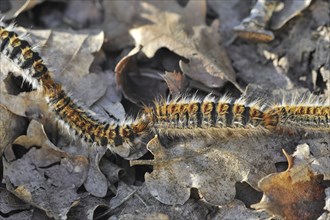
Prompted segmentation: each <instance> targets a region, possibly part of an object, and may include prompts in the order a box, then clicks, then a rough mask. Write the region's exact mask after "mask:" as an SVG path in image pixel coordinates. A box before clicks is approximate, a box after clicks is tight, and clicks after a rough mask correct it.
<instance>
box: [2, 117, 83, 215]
mask: <svg viewBox="0 0 330 220" xmlns="http://www.w3.org/2000/svg"><path fill="white" fill-rule="evenodd" d="M3 164H4V174H3V175H4V182H5V183H6V186H7V189H8V190H9V191H10V192H12V193H14V194H15V195H16V196H17V197H19V198H21V199H22V200H24V201H25V202H27V203H29V204H31V205H33V206H36V207H38V208H40V209H42V210H44V211H46V213H47V215H48V216H49V217H54V218H55V219H64V218H65V216H66V214H67V212H68V211H69V209H70V208H71V207H72V206H74V205H75V203H76V202H77V201H79V195H78V194H77V192H76V191H77V189H78V188H79V187H80V186H81V185H82V184H83V182H84V181H85V179H86V176H87V169H88V161H87V159H86V158H85V157H82V156H72V155H70V154H68V153H65V152H63V151H60V150H58V149H57V148H56V147H55V146H54V145H53V144H52V143H51V142H50V141H49V140H48V139H47V136H46V134H45V133H44V130H43V128H42V125H41V124H39V123H38V122H36V121H32V122H31V123H30V125H29V128H28V131H27V135H26V136H20V137H19V138H17V139H16V140H15V142H14V143H13V145H9V146H8V147H7V148H6V150H5V152H4V158H3Z"/></svg>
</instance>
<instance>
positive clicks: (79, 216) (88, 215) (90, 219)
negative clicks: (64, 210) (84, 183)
mask: <svg viewBox="0 0 330 220" xmlns="http://www.w3.org/2000/svg"><path fill="white" fill-rule="evenodd" d="M108 206H109V205H108V202H107V201H105V200H104V199H100V198H95V197H93V196H85V197H83V198H81V200H80V201H79V204H78V205H77V206H75V207H73V208H72V209H71V210H70V211H69V213H68V219H72V220H94V219H97V217H98V215H97V213H95V211H96V209H97V208H102V209H106V208H108Z"/></svg>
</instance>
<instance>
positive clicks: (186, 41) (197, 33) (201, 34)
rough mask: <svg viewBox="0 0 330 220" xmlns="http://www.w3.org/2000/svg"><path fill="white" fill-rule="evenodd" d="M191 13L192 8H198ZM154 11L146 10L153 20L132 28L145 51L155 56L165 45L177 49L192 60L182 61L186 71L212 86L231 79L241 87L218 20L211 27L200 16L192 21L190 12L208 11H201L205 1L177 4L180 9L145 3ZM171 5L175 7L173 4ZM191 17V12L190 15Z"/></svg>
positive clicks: (132, 32) (220, 85) (176, 50)
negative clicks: (224, 44)
mask: <svg viewBox="0 0 330 220" xmlns="http://www.w3.org/2000/svg"><path fill="white" fill-rule="evenodd" d="M196 4H199V7H196V10H195V11H194V13H191V8H195V5H196ZM145 5H146V7H148V8H149V10H152V11H153V12H154V13H153V15H151V16H150V13H149V14H148V13H145V14H142V15H141V16H144V17H146V18H147V19H149V20H150V21H152V22H153V23H152V24H148V25H144V26H141V27H138V28H134V29H131V30H130V34H131V35H132V37H133V38H134V39H135V42H136V44H137V45H142V46H143V49H142V51H143V52H144V53H145V54H146V55H147V56H148V57H149V58H151V57H153V56H154V55H155V53H156V51H157V50H158V49H160V48H162V47H165V48H168V49H169V50H171V51H173V52H175V53H177V54H178V55H180V56H182V57H185V58H186V59H188V60H189V63H188V64H187V63H183V62H181V63H180V66H181V69H182V70H183V73H184V74H186V75H188V76H189V77H191V78H193V79H194V80H197V81H199V82H201V83H203V84H205V85H207V86H208V87H210V88H216V87H222V86H223V85H224V83H225V82H226V81H230V82H231V83H233V84H234V85H235V86H236V87H237V88H240V87H239V86H238V85H237V83H236V80H235V72H234V70H233V68H232V66H231V63H230V60H229V58H228V56H227V54H226V52H225V50H224V49H223V48H222V46H221V45H220V44H219V43H220V42H219V41H220V34H219V33H218V30H217V29H218V25H219V24H218V23H217V22H214V23H213V25H212V26H211V27H207V26H206V25H205V23H204V21H202V19H199V20H198V21H195V22H193V24H191V23H190V22H188V19H187V17H185V15H187V14H195V13H198V14H202V15H203V16H201V17H205V14H203V13H201V11H203V10H204V8H205V2H204V1H190V2H189V3H188V4H187V6H186V7H185V8H182V7H180V6H179V5H177V10H175V12H173V11H172V10H169V9H166V8H161V9H162V10H160V9H159V8H157V7H153V6H152V5H148V4H145ZM168 5H170V7H171V9H172V7H173V4H172V5H171V4H168ZM188 17H190V16H188Z"/></svg>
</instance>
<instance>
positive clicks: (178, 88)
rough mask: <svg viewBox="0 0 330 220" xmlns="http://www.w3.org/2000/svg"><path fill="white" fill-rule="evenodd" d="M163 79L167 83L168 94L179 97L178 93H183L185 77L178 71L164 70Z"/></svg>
mask: <svg viewBox="0 0 330 220" xmlns="http://www.w3.org/2000/svg"><path fill="white" fill-rule="evenodd" d="M164 80H165V82H166V84H167V87H168V89H169V90H170V94H171V95H172V96H173V97H179V95H181V94H183V93H184V90H185V84H186V78H185V76H184V75H183V74H182V73H180V72H176V71H173V72H167V71H166V72H165V75H164Z"/></svg>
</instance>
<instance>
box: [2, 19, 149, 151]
mask: <svg viewBox="0 0 330 220" xmlns="http://www.w3.org/2000/svg"><path fill="white" fill-rule="evenodd" d="M13 29H14V26H13V25H10V26H9V27H7V28H6V27H5V25H4V24H3V23H0V52H1V54H2V55H4V56H5V57H7V58H8V60H11V61H12V62H13V63H14V64H15V65H16V66H17V67H19V68H20V69H21V70H22V77H23V79H24V80H25V81H27V82H28V83H30V84H31V85H32V87H33V88H36V89H40V90H42V92H43V93H44V96H45V99H46V101H47V103H48V105H49V108H50V109H51V110H52V111H53V112H54V113H55V114H56V116H57V117H58V119H59V120H60V121H61V122H63V123H64V124H65V125H67V126H68V127H69V128H70V129H71V130H73V132H74V133H75V134H76V135H77V136H80V138H82V139H83V140H84V141H86V142H88V143H95V144H97V145H100V146H107V147H108V148H110V149H111V147H115V146H119V145H129V146H131V145H133V144H134V143H135V142H137V141H139V138H140V136H142V135H141V134H140V133H141V132H143V131H144V130H145V128H146V126H147V125H148V122H147V121H146V120H145V119H144V117H139V119H138V120H127V121H123V122H120V123H115V122H106V121H105V122H101V121H100V120H98V119H96V118H95V117H93V116H92V115H91V114H90V113H88V111H87V110H86V109H85V108H83V107H82V106H81V105H79V104H77V102H76V101H74V100H73V99H72V98H71V97H70V96H69V95H68V94H67V93H66V92H65V90H63V89H62V86H61V85H60V84H58V83H56V82H55V81H54V80H53V79H52V78H51V75H50V71H49V70H48V68H47V67H46V65H45V64H44V61H43V60H42V58H41V57H40V55H39V53H38V52H37V51H35V50H34V49H33V47H32V46H31V45H30V44H29V43H28V42H27V41H26V40H24V39H21V38H20V37H19V36H18V34H16V33H15V32H14V31H13Z"/></svg>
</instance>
